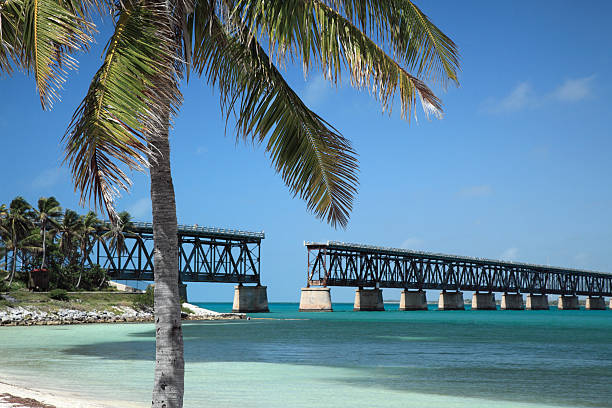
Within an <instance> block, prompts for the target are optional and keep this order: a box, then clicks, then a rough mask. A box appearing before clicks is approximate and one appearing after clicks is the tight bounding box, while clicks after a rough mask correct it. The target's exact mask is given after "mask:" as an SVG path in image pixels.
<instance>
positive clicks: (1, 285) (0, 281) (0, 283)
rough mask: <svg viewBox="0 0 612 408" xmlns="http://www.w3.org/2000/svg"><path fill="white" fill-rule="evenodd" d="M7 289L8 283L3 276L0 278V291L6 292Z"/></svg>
mask: <svg viewBox="0 0 612 408" xmlns="http://www.w3.org/2000/svg"><path fill="white" fill-rule="evenodd" d="M8 291H9V287H8V283H6V282H5V281H4V279H3V278H0V292H8Z"/></svg>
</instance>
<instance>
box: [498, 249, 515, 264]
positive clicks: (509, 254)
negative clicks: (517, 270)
mask: <svg viewBox="0 0 612 408" xmlns="http://www.w3.org/2000/svg"><path fill="white" fill-rule="evenodd" d="M517 255H518V248H508V249H506V250H505V251H504V252H502V254H501V255H500V258H501V259H503V260H504V261H515V260H516V256H517Z"/></svg>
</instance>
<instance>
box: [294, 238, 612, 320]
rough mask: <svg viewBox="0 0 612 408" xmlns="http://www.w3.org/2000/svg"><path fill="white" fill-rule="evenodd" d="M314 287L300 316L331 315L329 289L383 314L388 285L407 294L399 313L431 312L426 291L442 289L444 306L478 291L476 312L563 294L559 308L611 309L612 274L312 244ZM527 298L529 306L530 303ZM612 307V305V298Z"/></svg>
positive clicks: (457, 305)
mask: <svg viewBox="0 0 612 408" xmlns="http://www.w3.org/2000/svg"><path fill="white" fill-rule="evenodd" d="M304 245H305V246H306V248H307V250H308V276H307V286H306V287H305V288H302V293H301V298H300V310H301V311H331V310H332V304H331V294H330V286H348V287H356V288H357V289H356V291H355V304H354V309H355V310H384V303H383V297H382V288H399V289H403V290H402V292H401V298H400V310H427V298H426V293H425V290H426V289H434V290H439V291H440V296H439V299H438V309H440V310H463V309H464V308H465V306H464V304H465V303H464V299H463V292H462V291H464V290H468V291H473V292H474V293H473V296H472V309H473V310H487V309H489V310H494V309H497V305H496V301H495V292H500V293H502V298H501V309H508V310H520V309H525V307H526V308H527V309H532V310H538V309H548V308H549V303H548V295H549V294H551V295H559V300H558V308H559V309H579V308H580V305H579V302H578V296H579V295H582V296H586V297H587V298H586V308H587V309H599V310H602V309H606V303H605V297H611V296H612V274H608V273H600V272H592V271H585V270H578V269H571V268H560V267H552V266H545V265H532V264H527V263H518V262H507V261H499V260H492V259H483V258H472V257H466V256H455V255H445V254H436V253H429V252H420V251H411V250H406V249H396V248H386V247H378V246H371V245H359V244H348V243H343V242H335V241H328V242H326V243H316V242H305V243H304ZM523 294H527V302H526V306H525V302H524V299H523ZM610 308H612V300H611V301H610Z"/></svg>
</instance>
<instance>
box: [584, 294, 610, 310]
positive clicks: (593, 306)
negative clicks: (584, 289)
mask: <svg viewBox="0 0 612 408" xmlns="http://www.w3.org/2000/svg"><path fill="white" fill-rule="evenodd" d="M586 310H606V299H605V298H604V297H602V296H599V297H597V296H589V297H587V299H586Z"/></svg>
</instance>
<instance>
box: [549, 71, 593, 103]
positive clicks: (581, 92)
mask: <svg viewBox="0 0 612 408" xmlns="http://www.w3.org/2000/svg"><path fill="white" fill-rule="evenodd" d="M594 79H595V75H591V76H589V77H584V78H576V79H566V80H565V82H564V83H563V84H561V85H560V86H559V87H558V88H557V89H555V90H554V91H553V92H552V94H551V96H552V97H553V98H554V99H556V100H558V101H561V102H577V101H581V100H583V99H587V98H588V97H589V96H591V95H592V93H593V90H592V83H593V80H594Z"/></svg>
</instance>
